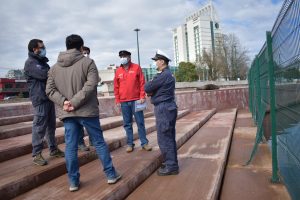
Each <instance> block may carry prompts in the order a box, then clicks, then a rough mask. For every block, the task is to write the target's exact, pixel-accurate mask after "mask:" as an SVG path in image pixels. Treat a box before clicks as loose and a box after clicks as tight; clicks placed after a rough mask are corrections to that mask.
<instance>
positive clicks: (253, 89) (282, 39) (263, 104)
mask: <svg viewBox="0 0 300 200" xmlns="http://www.w3.org/2000/svg"><path fill="white" fill-rule="evenodd" d="M266 38H267V39H266V43H265V44H264V46H263V47H262V49H261V51H260V52H259V54H258V55H257V56H256V57H255V59H254V61H253V62H252V65H251V69H250V71H249V77H248V80H249V98H250V99H249V107H250V111H251V112H252V115H253V118H254V120H255V122H256V124H257V127H258V131H257V135H256V143H255V145H254V148H253V152H252V155H251V157H250V160H249V162H251V160H252V158H253V156H254V155H255V152H256V149H257V148H258V144H259V143H260V142H262V141H263V140H264V139H265V140H267V141H271V142H270V145H271V147H272V166H273V172H272V181H273V182H278V181H279V180H280V178H279V177H281V180H282V181H283V182H284V183H285V184H286V186H287V188H288V190H289V193H290V194H291V197H292V198H293V199H297V198H298V199H299V198H300V0H286V1H285V2H284V3H283V6H282V8H281V10H280V13H279V15H278V18H277V19H276V22H275V24H274V26H273V29H272V31H271V32H267V34H266ZM269 136H271V137H269ZM249 162H248V163H249Z"/></svg>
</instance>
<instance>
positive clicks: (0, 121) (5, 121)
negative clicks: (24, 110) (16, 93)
mask: <svg viewBox="0 0 300 200" xmlns="http://www.w3.org/2000/svg"><path fill="white" fill-rule="evenodd" d="M32 120H33V115H32V114H30V115H20V116H12V117H2V118H0V126H4V125H9V124H16V123H20V122H27V121H32Z"/></svg>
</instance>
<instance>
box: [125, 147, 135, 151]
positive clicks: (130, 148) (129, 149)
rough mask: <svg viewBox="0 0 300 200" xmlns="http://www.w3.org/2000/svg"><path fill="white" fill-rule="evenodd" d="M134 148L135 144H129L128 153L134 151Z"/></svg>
mask: <svg viewBox="0 0 300 200" xmlns="http://www.w3.org/2000/svg"><path fill="white" fill-rule="evenodd" d="M133 149H134V147H133V146H127V148H126V152H127V153H130V152H133Z"/></svg>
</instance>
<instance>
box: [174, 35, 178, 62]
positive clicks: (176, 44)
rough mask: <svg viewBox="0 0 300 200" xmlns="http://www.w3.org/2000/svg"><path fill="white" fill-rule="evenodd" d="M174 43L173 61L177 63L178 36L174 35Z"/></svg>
mask: <svg viewBox="0 0 300 200" xmlns="http://www.w3.org/2000/svg"><path fill="white" fill-rule="evenodd" d="M174 45H175V63H176V64H178V61H179V52H178V38H177V36H175V37H174Z"/></svg>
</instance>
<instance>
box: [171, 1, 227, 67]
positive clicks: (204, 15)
mask: <svg viewBox="0 0 300 200" xmlns="http://www.w3.org/2000/svg"><path fill="white" fill-rule="evenodd" d="M219 24H220V21H219V19H218V16H217V12H216V10H215V8H214V6H213V4H212V2H211V1H210V2H209V3H208V4H207V5H205V6H203V7H202V8H201V9H199V10H198V11H196V12H195V13H193V14H191V15H190V16H188V17H187V18H186V23H185V24H183V25H180V26H179V27H177V28H175V29H173V45H174V61H175V65H178V64H179V63H180V62H182V61H184V62H196V61H198V60H199V58H200V57H201V56H202V53H203V50H206V51H208V52H213V51H214V49H215V48H216V46H218V45H220V41H221V36H222V34H221V30H220V25H219Z"/></svg>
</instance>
